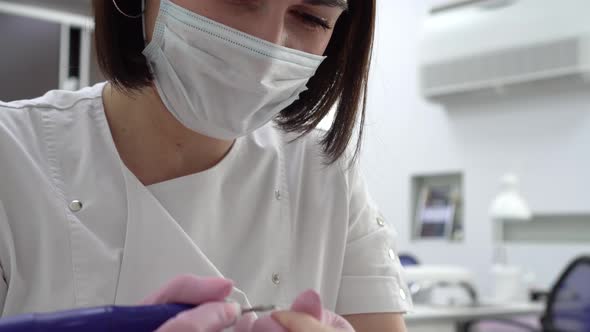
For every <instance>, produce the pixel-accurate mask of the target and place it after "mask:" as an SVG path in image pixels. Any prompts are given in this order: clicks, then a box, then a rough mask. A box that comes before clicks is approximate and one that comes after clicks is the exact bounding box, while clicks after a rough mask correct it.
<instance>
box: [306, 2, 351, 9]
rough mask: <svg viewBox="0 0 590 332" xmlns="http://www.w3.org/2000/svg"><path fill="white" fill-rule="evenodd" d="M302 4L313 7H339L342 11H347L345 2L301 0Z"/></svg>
mask: <svg viewBox="0 0 590 332" xmlns="http://www.w3.org/2000/svg"><path fill="white" fill-rule="evenodd" d="M303 2H304V3H306V4H309V5H314V6H327V7H340V8H341V9H342V10H348V1H347V0H303Z"/></svg>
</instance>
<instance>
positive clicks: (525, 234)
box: [502, 213, 590, 244]
mask: <svg viewBox="0 0 590 332" xmlns="http://www.w3.org/2000/svg"><path fill="white" fill-rule="evenodd" d="M502 240H503V241H504V242H505V243H510V244H519V243H539V244H572V243H590V213H588V214H544V215H533V218H532V220H530V221H527V222H509V221H504V223H503V227H502Z"/></svg>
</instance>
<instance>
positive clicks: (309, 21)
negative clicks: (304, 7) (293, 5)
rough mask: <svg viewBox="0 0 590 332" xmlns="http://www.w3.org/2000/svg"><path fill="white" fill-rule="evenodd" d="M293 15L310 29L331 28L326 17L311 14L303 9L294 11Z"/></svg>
mask: <svg viewBox="0 0 590 332" xmlns="http://www.w3.org/2000/svg"><path fill="white" fill-rule="evenodd" d="M294 14H295V16H296V17H297V18H298V19H299V20H300V21H301V22H303V24H305V25H306V26H307V27H309V28H311V29H320V28H321V29H324V30H332V29H333V27H332V26H331V25H330V23H329V22H328V20H327V19H325V18H322V17H319V16H316V15H312V14H309V13H306V12H303V11H299V10H297V11H295V12H294Z"/></svg>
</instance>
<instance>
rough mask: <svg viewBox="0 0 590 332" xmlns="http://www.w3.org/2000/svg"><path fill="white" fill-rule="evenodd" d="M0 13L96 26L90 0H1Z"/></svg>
mask: <svg viewBox="0 0 590 332" xmlns="http://www.w3.org/2000/svg"><path fill="white" fill-rule="evenodd" d="M0 13H6V14H12V15H20V16H25V17H30V18H36V19H40V20H45V21H50V22H55V23H60V24H67V25H72V26H79V27H85V28H86V27H88V28H93V27H94V20H93V15H92V6H91V2H90V0H0Z"/></svg>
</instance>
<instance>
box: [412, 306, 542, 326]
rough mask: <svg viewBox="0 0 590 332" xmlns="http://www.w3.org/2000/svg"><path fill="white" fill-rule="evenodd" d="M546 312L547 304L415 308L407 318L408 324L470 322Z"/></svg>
mask: <svg viewBox="0 0 590 332" xmlns="http://www.w3.org/2000/svg"><path fill="white" fill-rule="evenodd" d="M544 310H545V303H542V302H539V303H514V304H505V305H500V304H484V305H481V306H476V307H467V306H464V307H459V306H458V307H430V306H421V305H416V306H414V310H413V311H412V312H410V313H408V314H407V315H406V316H405V320H406V322H408V323H413V322H425V321H441V320H445V321H451V320H452V321H468V320H473V319H483V318H506V317H513V316H526V315H538V316H540V315H541V314H542V313H543V312H544Z"/></svg>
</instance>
